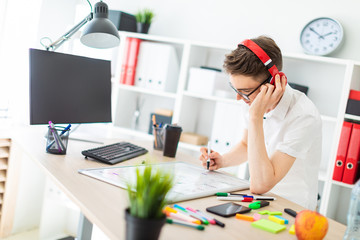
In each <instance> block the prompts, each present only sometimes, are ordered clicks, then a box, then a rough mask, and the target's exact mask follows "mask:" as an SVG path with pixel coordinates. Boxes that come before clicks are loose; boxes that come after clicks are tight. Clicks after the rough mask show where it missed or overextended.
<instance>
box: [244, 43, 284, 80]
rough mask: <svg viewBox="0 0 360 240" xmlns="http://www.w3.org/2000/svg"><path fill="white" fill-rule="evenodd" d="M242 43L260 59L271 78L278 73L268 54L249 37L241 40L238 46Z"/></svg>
mask: <svg viewBox="0 0 360 240" xmlns="http://www.w3.org/2000/svg"><path fill="white" fill-rule="evenodd" d="M240 45H243V46H245V47H246V48H248V49H249V50H250V51H252V52H253V53H254V54H255V55H256V56H257V57H258V58H259V59H260V61H261V62H262V63H263V64H264V65H265V67H266V68H267V70H268V71H269V72H270V74H271V76H272V77H273V79H275V75H276V74H279V70H278V68H277V67H276V65H275V64H274V62H273V61H272V60H271V58H270V57H269V55H267V53H266V52H265V51H264V50H263V49H262V48H261V47H260V46H259V45H257V44H256V43H255V42H254V41H252V40H250V39H246V40H244V41H242V42H241V43H240V44H239V45H238V46H240Z"/></svg>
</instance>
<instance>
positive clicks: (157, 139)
mask: <svg viewBox="0 0 360 240" xmlns="http://www.w3.org/2000/svg"><path fill="white" fill-rule="evenodd" d="M164 133H165V131H164V128H161V127H155V126H153V135H154V149H155V150H163V149H164Z"/></svg>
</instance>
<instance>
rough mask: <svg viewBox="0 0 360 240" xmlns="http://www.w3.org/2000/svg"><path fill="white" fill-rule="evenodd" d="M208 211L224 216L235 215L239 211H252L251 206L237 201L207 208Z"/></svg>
mask: <svg viewBox="0 0 360 240" xmlns="http://www.w3.org/2000/svg"><path fill="white" fill-rule="evenodd" d="M206 211H208V212H211V213H214V214H216V215H219V216H222V217H231V216H235V214H237V213H247V212H250V211H251V208H248V207H245V206H242V205H240V204H236V203H233V202H231V203H224V204H220V205H217V206H213V207H208V208H206Z"/></svg>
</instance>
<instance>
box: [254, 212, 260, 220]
mask: <svg viewBox="0 0 360 240" xmlns="http://www.w3.org/2000/svg"><path fill="white" fill-rule="evenodd" d="M253 218H254V221H258V220H260V219H261V215H260V214H258V213H254V215H253Z"/></svg>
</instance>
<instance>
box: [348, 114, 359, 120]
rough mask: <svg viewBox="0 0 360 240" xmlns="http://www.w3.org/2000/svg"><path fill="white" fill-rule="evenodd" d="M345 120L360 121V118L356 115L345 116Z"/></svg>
mask: <svg viewBox="0 0 360 240" xmlns="http://www.w3.org/2000/svg"><path fill="white" fill-rule="evenodd" d="M345 118H347V119H351V120H356V121H360V116H356V115H351V114H345Z"/></svg>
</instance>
